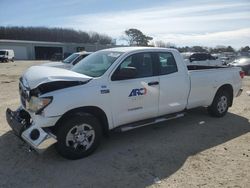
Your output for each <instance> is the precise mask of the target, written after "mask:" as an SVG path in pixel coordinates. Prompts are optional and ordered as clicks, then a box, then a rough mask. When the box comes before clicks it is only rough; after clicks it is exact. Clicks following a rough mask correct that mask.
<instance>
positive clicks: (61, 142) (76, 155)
mask: <svg viewBox="0 0 250 188" xmlns="http://www.w3.org/2000/svg"><path fill="white" fill-rule="evenodd" d="M101 135H102V134H101V126H100V124H99V121H98V120H97V119H96V118H95V117H94V116H93V115H91V114H78V115H73V116H70V117H69V118H68V119H67V120H66V121H65V123H64V124H62V125H61V126H59V127H58V130H57V144H56V149H57V151H58V153H59V154H60V155H62V156H63V157H65V158H67V159H71V160H75V159H80V158H84V157H87V156H88V155H90V154H91V153H93V152H94V150H95V149H96V148H97V147H98V145H99V143H100V139H101Z"/></svg>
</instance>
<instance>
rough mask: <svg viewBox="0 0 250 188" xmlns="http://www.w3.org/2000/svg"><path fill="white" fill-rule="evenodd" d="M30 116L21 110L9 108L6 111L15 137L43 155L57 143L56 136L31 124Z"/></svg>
mask: <svg viewBox="0 0 250 188" xmlns="http://www.w3.org/2000/svg"><path fill="white" fill-rule="evenodd" d="M25 113H26V114H25ZM25 115H27V116H25ZM28 116H29V115H28V113H27V112H25V111H24V110H22V109H21V108H19V109H17V110H16V111H12V110H10V109H9V108H8V109H7V110H6V120H7V122H8V124H9V125H10V127H11V128H12V130H13V132H14V133H15V135H17V136H18V137H19V138H21V139H22V140H24V141H25V142H26V143H27V144H28V145H29V146H31V147H32V148H33V149H34V150H36V151H37V152H39V153H42V152H44V151H45V150H46V149H47V148H48V147H50V146H51V145H53V144H54V143H56V142H57V140H56V136H54V135H53V134H52V133H50V132H49V131H45V129H43V128H41V127H38V126H36V125H35V124H33V123H30V119H29V118H28Z"/></svg>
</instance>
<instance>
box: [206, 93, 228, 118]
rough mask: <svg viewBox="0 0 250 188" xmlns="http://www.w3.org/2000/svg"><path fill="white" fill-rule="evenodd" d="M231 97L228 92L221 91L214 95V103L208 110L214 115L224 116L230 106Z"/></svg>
mask: <svg viewBox="0 0 250 188" xmlns="http://www.w3.org/2000/svg"><path fill="white" fill-rule="evenodd" d="M229 101H230V97H229V94H228V92H226V91H224V90H222V91H219V92H218V93H217V94H216V96H215V97H214V100H213V103H212V105H211V106H209V107H208V112H209V114H210V115H211V116H214V117H223V116H224V115H226V113H227V111H228V108H229Z"/></svg>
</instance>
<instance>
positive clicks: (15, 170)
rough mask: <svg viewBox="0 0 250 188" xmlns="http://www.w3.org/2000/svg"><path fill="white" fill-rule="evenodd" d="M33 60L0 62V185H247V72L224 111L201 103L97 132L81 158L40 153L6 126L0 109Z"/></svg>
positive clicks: (11, 101) (12, 100) (9, 102)
mask: <svg viewBox="0 0 250 188" xmlns="http://www.w3.org/2000/svg"><path fill="white" fill-rule="evenodd" d="M39 63H41V62H32V61H30V62H22V61H17V62H15V63H9V64H7V63H5V64H0V85H1V90H0V187H137V188H138V187H185V188H186V187H209V188H210V187H245V188H249V187H250V133H249V131H250V123H249V121H250V96H248V95H247V93H246V91H250V77H245V79H244V82H243V83H244V92H243V93H242V95H241V96H240V97H238V98H236V99H235V101H234V105H233V107H232V108H230V110H229V113H228V114H227V115H226V116H225V117H223V118H221V119H217V118H212V117H210V116H208V114H207V112H206V110H205V109H203V108H199V109H195V110H192V111H190V112H189V113H187V115H186V116H185V117H183V118H180V119H177V120H171V121H168V122H164V123H160V124H156V125H152V126H147V127H143V128H140V129H136V130H133V131H129V132H125V133H113V134H112V135H111V136H110V137H109V138H104V139H103V143H102V145H101V146H100V147H99V148H98V150H97V151H96V152H95V153H94V154H93V155H91V156H90V157H88V158H85V159H82V160H77V161H68V160H65V159H63V158H61V157H60V156H59V155H58V154H57V153H56V152H55V150H54V148H53V147H52V148H50V149H49V150H48V151H46V152H45V153H44V154H42V155H38V154H36V153H35V152H31V153H30V152H28V149H27V146H26V145H25V144H24V143H23V142H22V141H21V140H19V139H18V138H16V136H14V135H13V133H12V132H11V131H10V128H9V127H8V125H7V123H6V120H5V110H6V108H7V107H11V108H12V109H15V108H17V106H18V105H19V96H18V78H19V77H20V75H21V74H22V72H23V71H24V70H25V69H27V67H29V66H31V65H34V64H39Z"/></svg>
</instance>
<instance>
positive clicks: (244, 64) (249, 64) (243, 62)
mask: <svg viewBox="0 0 250 188" xmlns="http://www.w3.org/2000/svg"><path fill="white" fill-rule="evenodd" d="M229 65H230V66H233V67H241V68H242V70H243V71H244V72H245V74H246V75H250V58H249V57H242V58H239V59H236V60H235V61H234V62H232V63H230V64H229Z"/></svg>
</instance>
